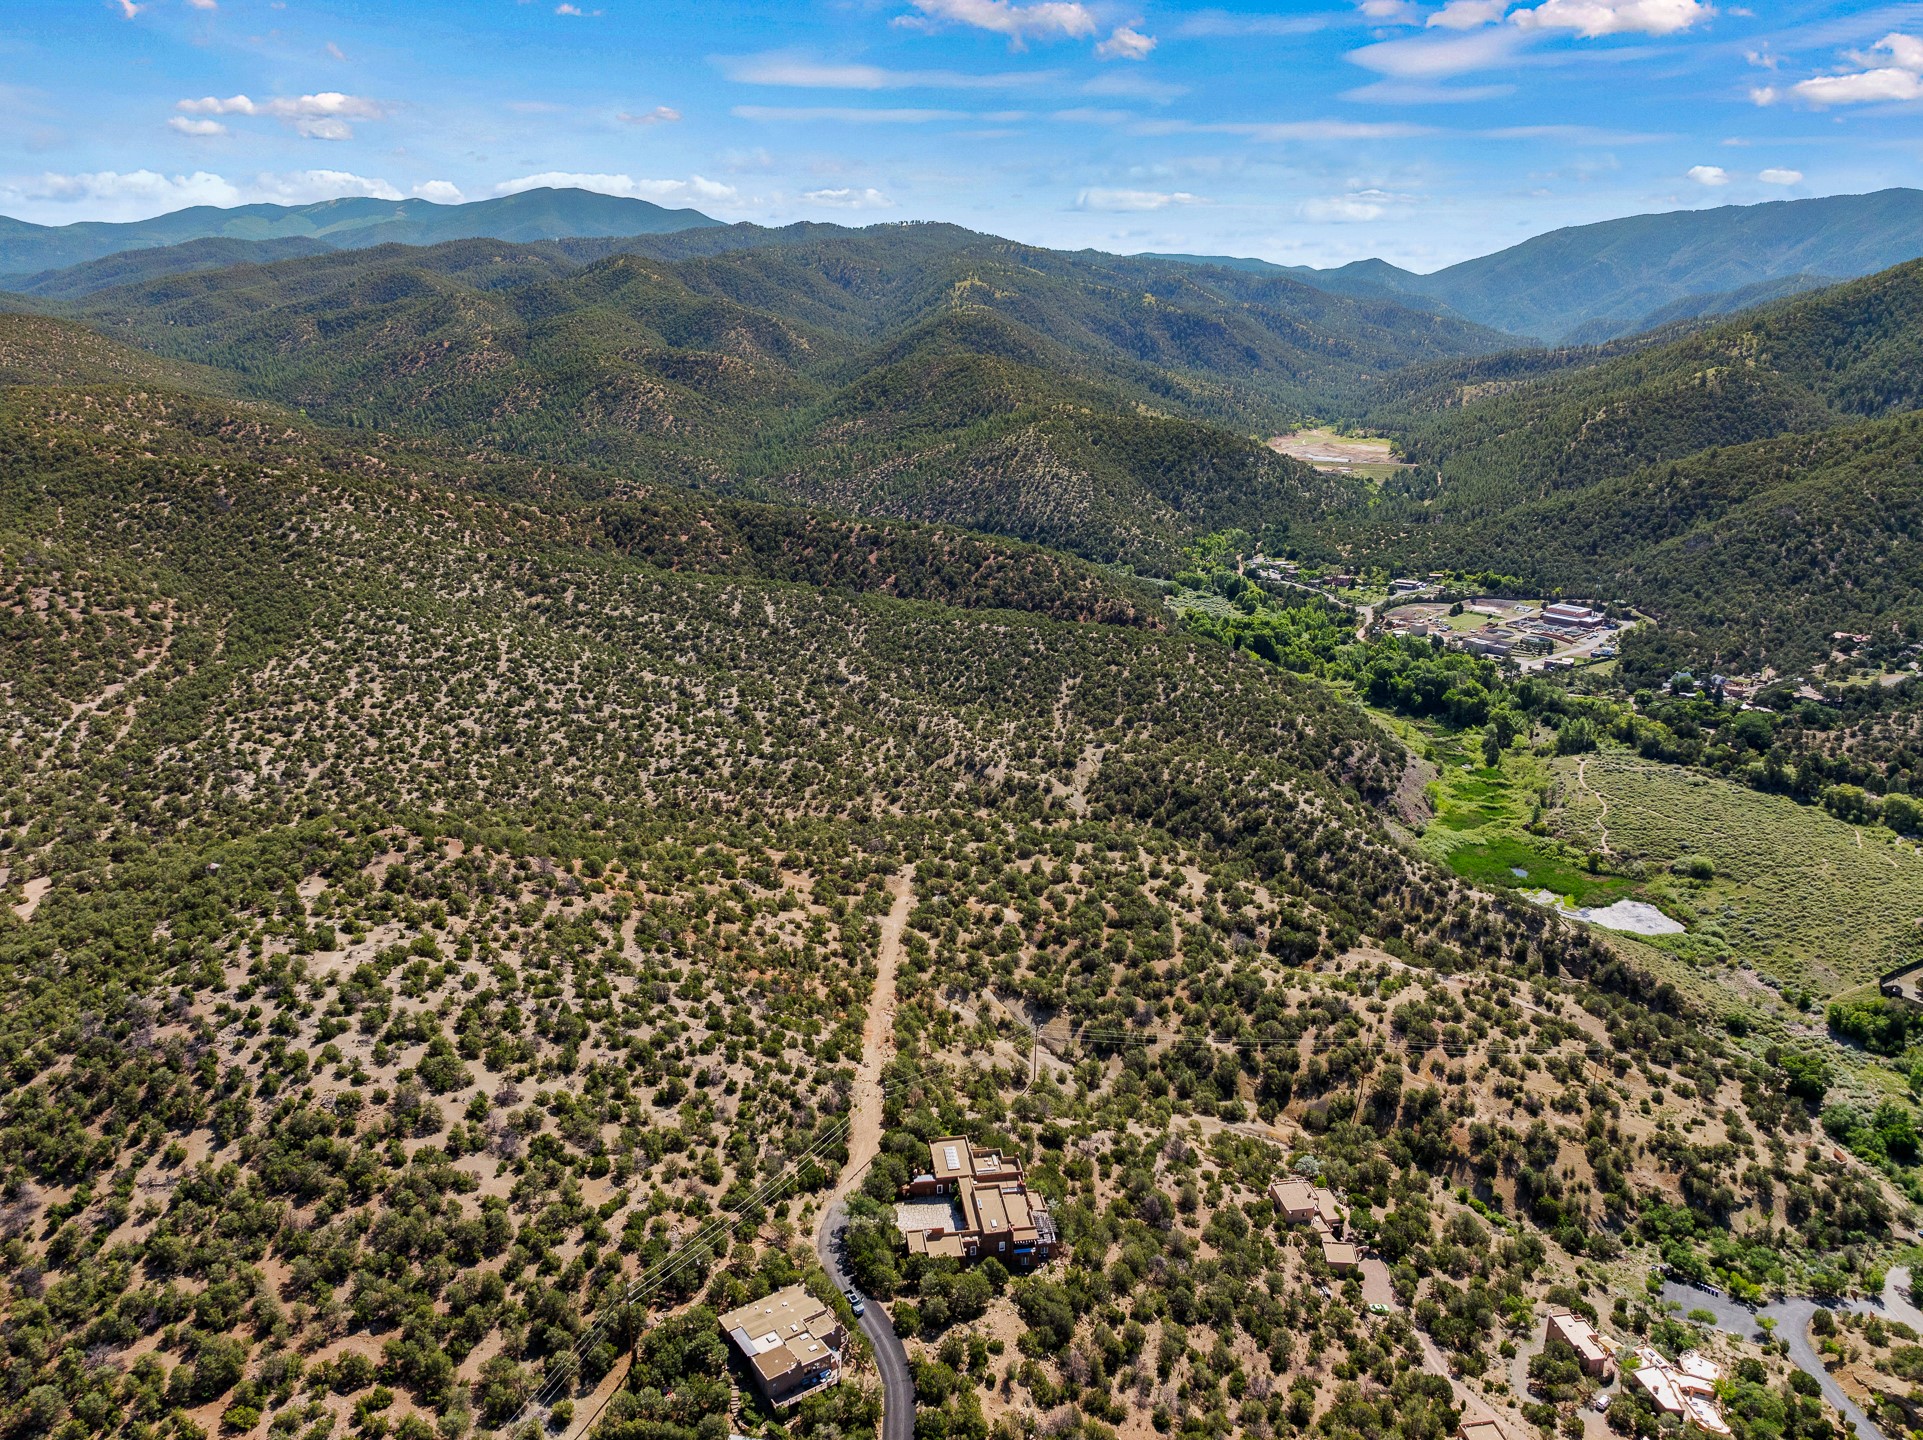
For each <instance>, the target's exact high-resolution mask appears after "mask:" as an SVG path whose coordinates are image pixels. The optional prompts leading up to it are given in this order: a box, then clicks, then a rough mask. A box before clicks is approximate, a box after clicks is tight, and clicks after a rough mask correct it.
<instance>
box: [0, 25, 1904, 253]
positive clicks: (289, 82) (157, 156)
mask: <svg viewBox="0 0 1923 1440" xmlns="http://www.w3.org/2000/svg"><path fill="white" fill-rule="evenodd" d="M540 183H548V184H567V183H576V184H582V185H587V186H590V187H592V188H596V189H604V190H609V191H613V192H615V193H623V194H631V195H638V196H641V197H643V198H647V199H653V200H657V201H660V202H661V203H664V204H671V205H693V206H695V207H697V208H699V209H701V210H704V211H706V212H708V213H709V214H712V215H715V216H717V217H719V218H721V219H725V220H753V221H757V222H762V223H782V222H785V221H789V220H794V219H803V218H806V219H831V220H838V221H842V222H844V223H851V224H860V223H866V222H870V221H876V220H900V219H942V220H953V221H957V222H960V223H962V224H966V225H970V226H974V227H976V228H979V229H983V230H988V231H993V232H995V233H998V234H1002V235H1007V236H1011V237H1014V238H1016V239H1020V240H1024V241H1030V242H1034V243H1039V244H1046V245H1053V246H1062V247H1070V248H1074V247H1080V246H1093V247H1098V248H1101V249H1107V250H1120V251H1137V250H1186V251H1195V252H1203V253H1231V254H1238V255H1259V256H1263V257H1266V258H1269V259H1273V260H1277V261H1281V262H1284V263H1308V264H1330V263H1339V262H1341V261H1345V260H1351V259H1356V258H1360V257H1364V256H1369V255H1380V256H1383V257H1384V258H1387V259H1390V260H1393V261H1396V262H1397V263H1400V264H1405V265H1409V266H1411V267H1413V268H1417V269H1432V268H1434V267H1436V266H1439V265H1443V264H1447V263H1450V262H1452V261H1454V260H1459V259H1463V258H1466V257H1468V256H1471V255H1476V254H1482V253H1486V252H1488V251H1490V250H1494V249H1499V248H1501V247H1502V246H1504V245H1508V244H1513V243H1514V242H1516V241H1518V240H1521V239H1523V238H1526V237H1527V236H1529V235H1533V234H1537V233H1540V232H1541V231H1544V230H1548V229H1553V228H1555V227H1557V226H1559V225H1568V224H1580V223H1584V222H1588V221H1593V220H1599V219H1606V218H1609V217H1611V216H1616V215H1624V214H1634V213H1639V212H1644V211H1650V210H1669V209H1676V208H1680V207H1690V206H1704V205H1717V204H1732V203H1737V204H1740V203H1749V202H1753V201H1758V200H1765V199H1781V198H1792V197H1797V196H1807V195H1822V194H1835V193H1844V192H1852V191H1863V190H1872V189H1878V188H1882V187H1884V186H1890V185H1918V184H1923V3H1908V4H1894V5H1875V4H1856V5H1850V4H1836V3H1828V4H1822V3H1782V4H1769V3H1752V4H1750V5H1734V4H1723V3H1721V0H1717V3H1708V0H1449V3H1447V4H1443V3H1424V0H1347V3H1345V0H1330V3H1324V4H1297V5H1291V4H1280V3H1274V0H1270V3H1266V4H1258V3H1243V4H1238V3H1234V0H1221V3H1216V4H1210V5H1202V4H1187V3H1153V0H781V3H768V0H700V3H682V0H571V3H557V0H518V3H517V0H8V3H7V4H6V6H5V10H4V14H3V15H0V213H6V214H10V215H14V216H17V217H20V218H23V219H30V220H34V221H38V222H41V223H54V224H58V223H65V222H67V221H71V220H83V219H107V220H125V219H134V218H140V217H143V216H147V215H153V214H159V213H161V212H163V211H167V210H173V209H178V208H180V207H181V206H183V205H189V204H202V203H210V204H220V205H231V204H239V203H244V202H247V201H255V200H279V201H284V202H302V201H306V200H311V199H318V198H324V197H327V196H332V195H338V194H373V195H382V196H402V195H422V196H425V197H427V198H430V199H438V200H454V199H460V198H465V199H470V200H472V199H480V198H485V197H487V196H491V195H495V194H500V193H505V192H507V191H509V190H513V189H516V188H526V187H527V186H530V185H533V184H540Z"/></svg>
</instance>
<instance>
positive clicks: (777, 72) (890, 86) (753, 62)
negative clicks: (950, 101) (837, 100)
mask: <svg viewBox="0 0 1923 1440" xmlns="http://www.w3.org/2000/svg"><path fill="white" fill-rule="evenodd" d="M716 63H717V64H718V65H720V66H721V70H722V73H723V74H725V75H726V76H727V77H728V78H729V79H730V80H733V81H736V82H737V83H739V84H742V85H781V86H787V87H789V88H792V89H797V90H919V89H929V90H1021V89H1027V88H1029V87H1031V86H1035V85H1046V84H1049V83H1050V82H1052V81H1054V80H1056V79H1059V78H1060V74H1061V72H1060V71H1056V70H1012V71H1003V72H999V73H992V74H986V75H971V74H967V73H965V72H963V71H959V70H886V69H883V68H882V67H881V66H879V65H837V64H825V63H822V62H820V61H815V60H807V59H801V58H797V57H795V56H792V55H723V56H718V57H717V58H716Z"/></svg>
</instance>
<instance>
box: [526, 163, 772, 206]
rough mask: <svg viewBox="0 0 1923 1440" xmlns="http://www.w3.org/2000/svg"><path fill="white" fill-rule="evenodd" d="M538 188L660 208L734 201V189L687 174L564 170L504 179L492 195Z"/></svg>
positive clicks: (735, 196)
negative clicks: (655, 176)
mask: <svg viewBox="0 0 1923 1440" xmlns="http://www.w3.org/2000/svg"><path fill="white" fill-rule="evenodd" d="M541 189H553V190H594V191H598V192H599V193H601V194H603V195H621V196H625V197H627V198H629V199H633V200H652V201H654V202H656V203H657V204H661V205H697V204H715V203H725V202H728V201H732V200H734V199H736V198H737V192H736V190H735V188H734V186H732V185H723V184H722V183H721V182H720V181H718V180H708V179H704V178H703V177H702V176H699V175H690V176H689V177H688V178H687V179H686V180H636V179H635V178H634V177H633V176H631V175H600V174H581V173H577V172H574V171H566V170H546V171H543V172H542V173H541V174H539V175H523V176H521V177H520V178H518V179H515V180H503V181H502V182H501V183H500V184H498V185H496V186H495V187H494V193H495V194H496V195H519V194H520V193H521V192H522V191H523V190H541Z"/></svg>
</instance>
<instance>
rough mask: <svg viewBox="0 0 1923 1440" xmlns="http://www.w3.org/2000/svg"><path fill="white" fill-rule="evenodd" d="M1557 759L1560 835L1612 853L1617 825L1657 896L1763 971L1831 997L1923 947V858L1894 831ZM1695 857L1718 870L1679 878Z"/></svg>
mask: <svg viewBox="0 0 1923 1440" xmlns="http://www.w3.org/2000/svg"><path fill="white" fill-rule="evenodd" d="M1552 766H1553V769H1554V771H1555V773H1556V776H1557V778H1558V780H1559V781H1560V784H1559V787H1558V791H1559V795H1560V800H1561V803H1560V804H1559V805H1558V806H1556V807H1555V808H1554V809H1553V810H1552V811H1550V812H1549V815H1548V819H1549V821H1550V824H1551V826H1552V828H1553V829H1554V830H1555V831H1556V833H1558V834H1560V835H1562V836H1563V837H1565V838H1566V839H1568V840H1569V841H1570V842H1571V843H1573V844H1575V845H1577V846H1579V847H1581V848H1583V849H1600V848H1601V846H1602V843H1603V840H1604V833H1605V830H1606V832H1607V841H1608V846H1609V849H1610V851H1611V862H1612V865H1613V866H1614V867H1615V868H1621V869H1633V868H1635V865H1636V864H1638V863H1640V865H1641V866H1643V867H1645V868H1646V871H1647V877H1648V878H1647V879H1646V880H1645V882H1644V883H1643V884H1642V885H1641V886H1640V889H1641V890H1642V891H1643V892H1644V894H1643V898H1646V899H1649V900H1652V901H1654V902H1655V903H1656V904H1658V905H1661V906H1662V907H1663V908H1664V909H1665V910H1667V911H1669V912H1670V913H1672V914H1674V915H1676V916H1677V918H1678V919H1681V920H1683V921H1684V922H1685V923H1687V924H1689V925H1690V928H1691V929H1692V930H1693V931H1696V932H1697V934H1698V937H1699V939H1704V940H1716V939H1720V940H1722V941H1724V942H1726V943H1727V945H1728V947H1729V950H1730V952H1731V953H1732V954H1733V955H1734V956H1737V957H1740V958H1743V959H1747V960H1749V961H1750V962H1751V963H1752V964H1754V965H1755V966H1756V968H1757V969H1758V970H1759V971H1762V972H1764V973H1766V974H1770V975H1773V976H1775V977H1777V978H1778V979H1781V980H1783V981H1785V982H1787V983H1794V984H1798V985H1803V986H1807V987H1809V988H1812V989H1814V990H1816V991H1818V992H1819V993H1821V994H1825V995H1828V994H1833V993H1835V992H1837V991H1839V990H1843V989H1847V988H1848V987H1850V986H1853V985H1858V984H1861V983H1863V982H1865V981H1868V980H1871V979H1873V978H1875V976H1876V975H1878V974H1879V973H1880V972H1882V971H1883V970H1885V969H1888V968H1889V967H1891V966H1893V965H1896V964H1898V963H1900V962H1901V961H1903V960H1905V959H1908V958H1912V957H1913V956H1915V955H1916V954H1917V953H1918V951H1919V949H1920V948H1923V945H1920V943H1919V936H1918V929H1917V922H1918V918H1919V917H1923V855H1919V854H1918V853H1917V849H1916V847H1915V845H1913V844H1910V843H1908V842H1904V841H1901V840H1899V839H1898V838H1897V837H1896V836H1894V835H1892V834H1890V832H1888V831H1887V830H1882V829H1880V828H1870V829H1859V828H1858V827H1856V826H1852V825H1846V824H1844V823H1842V822H1841V821H1839V820H1836V819H1834V818H1833V817H1831V816H1830V815H1829V814H1827V813H1826V812H1824V811H1822V810H1819V809H1815V808H1813V807H1810V806H1804V805H1798V804H1796V803H1795V802H1794V801H1793V800H1789V799H1786V798H1784V797H1782V796H1777V795H1764V794H1760V793H1758V792H1757V791H1754V790H1749V789H1746V788H1744V787H1742V786H1740V785H1735V784H1732V783H1730V782H1729V781H1726V780H1722V779H1719V778H1717V777H1715V776H1711V775H1704V774H1701V773H1699V772H1695V771H1690V770H1684V769H1680V768H1678V767H1676V766H1670V765H1659V764H1655V763H1653V762H1650V761H1645V760H1640V759H1637V758H1636V757H1634V756H1629V755H1620V754H1618V755H1593V756H1590V757H1589V758H1588V761H1587V763H1586V764H1585V765H1583V767H1582V771H1583V773H1582V776H1581V778H1580V780H1579V779H1578V776H1577V762H1576V761H1574V760H1571V759H1562V760H1557V761H1554V762H1552ZM1605 804H1606V805H1607V815H1606V817H1605V812H1604V806H1605ZM1685 855H1700V856H1705V857H1707V858H1708V859H1709V860H1710V861H1711V862H1712V863H1713V864H1714V866H1715V877H1714V879H1712V880H1710V881H1708V882H1707V883H1701V884H1699V883H1695V882H1687V881H1683V880H1681V879H1679V878H1677V877H1674V876H1672V875H1670V874H1669V873H1668V867H1669V865H1670V863H1671V862H1672V861H1674V860H1675V859H1676V858H1677V857H1679V856H1685Z"/></svg>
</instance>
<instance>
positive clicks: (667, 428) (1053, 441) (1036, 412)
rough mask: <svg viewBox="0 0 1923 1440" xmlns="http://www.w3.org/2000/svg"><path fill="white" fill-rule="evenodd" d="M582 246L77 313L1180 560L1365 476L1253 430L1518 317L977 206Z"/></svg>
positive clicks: (391, 420) (754, 476) (143, 287)
mask: <svg viewBox="0 0 1923 1440" xmlns="http://www.w3.org/2000/svg"><path fill="white" fill-rule="evenodd" d="M703 233H707V232H703ZM580 253H581V247H580V246H579V245H550V244H543V245H535V246H512V245H506V244H503V243H501V242H496V241H487V240H471V241H463V242H458V243H453V244H449V245H445V246H438V247H430V248H427V249H413V248H403V247H379V248H375V249H372V250H366V251H356V252H352V253H344V252H343V253H335V254H330V255H323V256H317V257H313V258H309V259H303V260H297V261H288V262H283V263H279V264H273V265H266V266H236V267H232V268H230V269H228V270H223V271H212V272H206V273H197V274H182V275H172V276H168V277H165V278H161V279H156V280H152V281H149V282H146V283H142V284H136V285H130V286H122V287H118V288H114V289H110V290H105V291H101V292H99V293H97V294H94V295H91V296H89V297H87V299H86V300H85V301H84V302H83V303H82V304H81V305H80V306H79V307H78V308H76V309H73V310H72V311H70V312H68V313H73V314H77V315H81V316H84V317H85V318H87V319H88V320H90V321H91V322H92V323H95V324H98V325H100V326H102V327H104V328H106V329H107V330H108V331H109V332H110V333H112V334H115V335H117V336H120V337H122V338H124V339H127V340H129V341H133V342H135V343H139V344H144V345H147V346H149V347H151V348H153V349H155V350H158V351H161V352H163V353H166V354H169V355H175V356H181V357H192V358H194V359H196V360H201V361H205V362H206V363H209V364H213V365H218V366H222V367H224V368H227V369H229V370H231V371H233V372H235V374H236V376H237V377H238V378H237V381H236V383H237V385H238V386H239V387H240V388H241V389H242V390H243V391H244V392H245V393H248V394H251V395H254V396H258V397H260V398H264V399H272V400H275V401H278V402H281V403H284V404H288V405H293V406H297V407H299V408H301V409H302V410H304V411H306V412H307V413H309V414H311V415H314V416H315V417H316V418H320V419H325V420H328V421H330V422H333V423H337V424H348V425H355V426H362V427H370V428H371V427H383V428H394V429H399V430H404V431H409V432H411V433H415V434H419V435H426V434H436V435H450V436H455V437H459V438H460V439H461V440H463V441H464V442H466V443H470V444H474V445H477V446H480V447H483V448H485V449H486V450H488V451H489V452H491V453H496V454H502V455H506V454H518V455H524V456H540V457H544V458H548V459H553V460H557V461H568V462H574V463H585V464H589V465H594V466H597V467H601V468H604V469H606V470H608V471H610V472H617V471H618V472H620V474H622V475H624V476H639V477H643V478H648V479H654V480H672V481H676V482H680V483H693V484H699V485H703V486H706V487H709V488H716V489H728V490H732V491H734V492H737V493H740V494H744V495H748V496H762V497H767V498H779V499H785V500H800V501H803V502H807V503H819V504H828V505H832V506H835V507H837V508H841V509H845V510H850V511H856V512H862V513H874V514H883V515H896V516H905V517H913V518H919V519H926V520H942V521H948V522H953V523H958V524H964V525H968V526H972V527H975V528H980V529H991V530H996V531H1000V532H1002V533H1007V534H1011V535H1015V536H1018V537H1020V538H1024V539H1029V540H1036V541H1044V542H1046V543H1050V544H1054V545H1060V546H1064V547H1066V548H1069V549H1073V550H1075V551H1077V552H1079V553H1082V554H1084V555H1088V556H1091V557H1095V558H1100V559H1104V560H1126V561H1130V562H1132V563H1136V564H1141V565H1145V566H1148V567H1151V568H1154V569H1158V570H1163V571H1166V570H1168V569H1169V568H1171V567H1172V566H1173V565H1174V564H1175V563H1176V561H1177V560H1178V559H1179V553H1180V551H1181V549H1182V547H1183V546H1184V545H1185V544H1186V543H1188V541H1189V540H1191V539H1192V538H1193V537H1194V536H1196V535H1198V534H1203V533H1207V532H1209V531H1211V530H1214V529H1219V528H1223V527H1225V526H1231V525H1233V526H1241V527H1244V528H1248V529H1251V530H1260V529H1262V528H1263V527H1264V526H1265V525H1271V524H1280V525H1284V526H1286V525H1289V524H1292V523H1297V522H1301V521H1305V520H1308V519H1312V518H1313V517H1315V516H1316V515H1319V514H1320V513H1322V512H1323V511H1325V510H1327V509H1329V508H1332V507H1333V506H1335V505H1337V504H1339V503H1341V502H1342V500H1343V499H1344V496H1345V488H1344V486H1345V482H1342V481H1340V480H1337V479H1330V478H1326V477H1320V476H1317V475H1316V474H1315V473H1314V472H1312V471H1310V470H1309V469H1307V468H1306V467H1303V466H1301V465H1299V464H1297V463H1295V462H1293V461H1290V460H1287V459H1285V458H1283V457H1280V456H1276V455H1274V454H1272V453H1271V452H1268V451H1267V450H1266V449H1265V448H1264V447H1262V446H1261V445H1259V444H1258V443H1256V442H1255V440H1254V439H1253V438H1251V432H1256V433H1267V432H1268V431H1269V430H1271V429H1272V428H1274V427H1276V426H1279V425H1284V424H1287V423H1289V422H1290V421H1291V420H1293V419H1295V418H1298V417H1299V416H1301V415H1303V414H1305V413H1307V412H1308V410H1309V409H1310V408H1311V407H1312V406H1314V405H1316V404H1321V403H1327V402H1328V400H1329V397H1331V396H1337V395H1357V394H1360V393H1362V392H1363V391H1364V390H1365V389H1366V388H1367V387H1368V386H1370V385H1371V384H1373V383H1375V382H1376V381H1377V380H1378V379H1379V378H1380V377H1381V376H1382V375H1384V374H1386V373H1387V372H1389V371H1390V370H1392V369H1393V368H1395V367H1396V366H1398V365H1400V364H1402V363H1405V362H1406V361H1407V360H1409V359H1412V358H1429V357H1435V356H1441V355H1454V354H1461V353H1464V352H1465V351H1469V352H1478V351H1484V350H1488V349H1490V348H1493V347H1494V346H1496V345H1497V344H1499V343H1500V337H1496V336H1493V335H1491V334H1489V333H1488V332H1485V331H1481V330H1477V329H1475V328H1474V327H1470V326H1465V325H1462V324H1461V323H1459V322H1452V321H1446V320H1441V319H1437V318H1436V317H1430V316H1417V315H1412V314H1411V313H1410V312H1407V311H1404V310H1401V309H1399V308H1397V307H1395V306H1393V305H1385V304H1378V303H1373V302H1362V301H1353V300H1347V299H1342V298H1340V297H1332V296H1328V295H1325V294H1323V293H1321V292H1319V291H1316V290H1313V289H1311V288H1309V287H1305V286H1300V285H1297V284H1295V283H1293V282H1288V281H1265V280H1255V279H1251V278H1250V277H1247V276H1240V275H1236V274H1233V273H1231V272H1208V271H1197V270H1194V269H1192V268H1188V267H1180V266H1166V265H1164V266H1153V265H1144V264H1141V263H1139V262H1127V261H1112V260H1107V259H1097V260H1091V259H1088V258H1086V257H1072V256H1064V255H1060V254H1056V253H1054V252H1049V251H1042V250H1035V249H1032V248H1029V247H1023V246H1015V245H1011V244H1009V243H1008V242H1005V241H1000V240H996V239H994V238H992V237H985V236H980V235H976V234H973V233H971V232H968V231H964V230H959V229H956V228H955V227H952V226H937V225H912V226H893V227H878V228H876V229H874V230H870V231H862V232H855V233H851V234H843V233H835V234H827V235H824V234H822V233H820V232H819V231H818V230H814V229H809V230H805V231H803V232H799V233H796V234H792V235H787V236H784V237H782V239H781V241H780V243H769V244H762V245H758V246H755V247H752V248H746V249H735V250H723V251H719V252H717V253H710V254H699V255H694V256H690V257H688V258H683V259H680V260H673V261H669V260H662V259H657V258H653V257H651V256H648V255H643V254H639V253H630V252H628V251H626V250H617V251H616V252H615V253H611V254H608V255H606V256H604V257H603V258H599V259H595V260H592V261H590V262H587V263H582V262H581V260H580V259H578V258H577V256H578V255H579V254H580ZM610 483H611V484H618V483H620V482H618V481H614V480H611V481H610Z"/></svg>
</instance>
